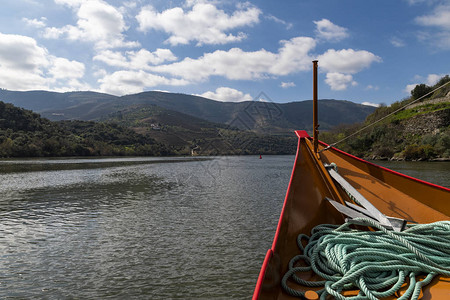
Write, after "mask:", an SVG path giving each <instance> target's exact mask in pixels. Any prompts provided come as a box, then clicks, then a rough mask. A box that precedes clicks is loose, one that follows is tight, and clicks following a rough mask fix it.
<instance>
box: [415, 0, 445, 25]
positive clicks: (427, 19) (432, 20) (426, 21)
mask: <svg viewBox="0 0 450 300" xmlns="http://www.w3.org/2000/svg"><path fill="white" fill-rule="evenodd" d="M416 22H417V23H419V24H421V25H424V26H436V27H439V28H442V29H445V30H450V5H448V4H447V5H439V6H437V7H436V8H435V9H434V11H433V13H432V14H431V15H425V16H421V17H417V18H416Z"/></svg>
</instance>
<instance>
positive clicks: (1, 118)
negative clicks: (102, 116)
mask: <svg viewBox="0 0 450 300" xmlns="http://www.w3.org/2000/svg"><path fill="white" fill-rule="evenodd" d="M169 154H173V152H171V150H169V149H168V148H167V147H166V146H165V145H163V144H159V143H157V142H156V141H155V140H154V139H151V138H149V137H145V136H143V135H140V134H137V133H135V132H134V131H133V130H131V129H128V128H125V127H121V126H119V125H117V124H105V123H96V122H86V121H62V122H51V121H49V120H47V119H45V118H41V117H40V116H39V115H38V114H36V113H33V112H32V111H29V110H25V109H23V108H18V107H15V106H13V105H12V104H8V103H4V102H1V101H0V157H36V156H92V155H152V156H153V155H169Z"/></svg>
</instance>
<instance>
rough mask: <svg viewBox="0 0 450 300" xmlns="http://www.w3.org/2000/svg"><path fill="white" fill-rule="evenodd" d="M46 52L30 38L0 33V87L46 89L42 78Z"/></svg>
mask: <svg viewBox="0 0 450 300" xmlns="http://www.w3.org/2000/svg"><path fill="white" fill-rule="evenodd" d="M47 55H48V52H47V50H46V49H45V48H42V47H39V46H38V45H37V43H36V40H34V39H33V38H30V37H26V36H21V35H12V34H2V33H0V87H2V88H8V89H14V90H27V89H32V88H33V89H35V88H41V89H45V88H46V87H47V82H46V79H45V77H44V76H43V72H44V70H45V68H46V67H47V66H48V65H49V61H48V59H47Z"/></svg>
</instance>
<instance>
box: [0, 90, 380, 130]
mask: <svg viewBox="0 0 450 300" xmlns="http://www.w3.org/2000/svg"><path fill="white" fill-rule="evenodd" d="M0 100H2V101H4V102H8V103H12V104H14V105H15V106H19V107H23V108H25V109H30V110H33V111H35V112H37V113H40V114H41V115H42V116H43V117H46V118H48V119H50V120H54V121H55V120H74V119H78V120H85V121H98V120H101V119H104V118H105V116H107V115H109V114H112V113H114V112H117V111H120V110H123V109H125V108H126V107H128V106H130V105H137V104H140V105H157V106H161V107H163V108H165V109H169V110H173V111H178V112H181V113H184V114H187V115H191V116H194V117H197V118H201V119H204V120H207V121H210V122H213V123H222V124H227V125H228V126H230V127H237V128H240V129H246V130H254V131H257V132H272V133H279V134H290V133H292V132H293V130H296V129H306V130H311V127H312V125H311V124H312V100H304V101H293V102H288V103H275V102H263V101H245V102H221V101H216V100H212V99H207V98H203V97H200V96H195V95H187V94H180V93H166V92H159V91H149V92H142V93H138V94H132V95H125V96H120V97H119V96H114V95H109V94H103V93H97V92H92V91H84V92H66V93H58V92H49V91H27V92H15V91H9V90H0ZM374 110H375V108H374V107H371V106H366V105H362V104H357V103H354V102H351V101H347V100H334V99H322V100H319V119H320V122H321V129H322V130H328V129H331V128H332V127H334V126H336V125H338V124H342V123H347V124H352V123H357V122H363V121H364V120H365V118H366V117H367V116H368V115H369V114H370V113H372V112H373V111H374Z"/></svg>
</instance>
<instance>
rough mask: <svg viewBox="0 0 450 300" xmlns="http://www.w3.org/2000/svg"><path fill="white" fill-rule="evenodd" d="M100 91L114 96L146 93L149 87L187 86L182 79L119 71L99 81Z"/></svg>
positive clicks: (140, 72) (186, 82) (142, 72)
mask: <svg viewBox="0 0 450 300" xmlns="http://www.w3.org/2000/svg"><path fill="white" fill-rule="evenodd" d="M98 81H99V82H100V83H101V85H100V90H101V91H102V92H105V93H109V94H113V95H124V94H133V93H139V92H142V91H144V89H145V88H147V87H154V86H159V85H186V84H188V83H189V82H188V81H186V80H182V79H169V78H165V77H163V76H158V75H155V74H151V73H147V72H144V71H142V70H140V71H117V72H114V73H112V74H109V75H106V76H104V77H103V78H101V79H99V80H98Z"/></svg>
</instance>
